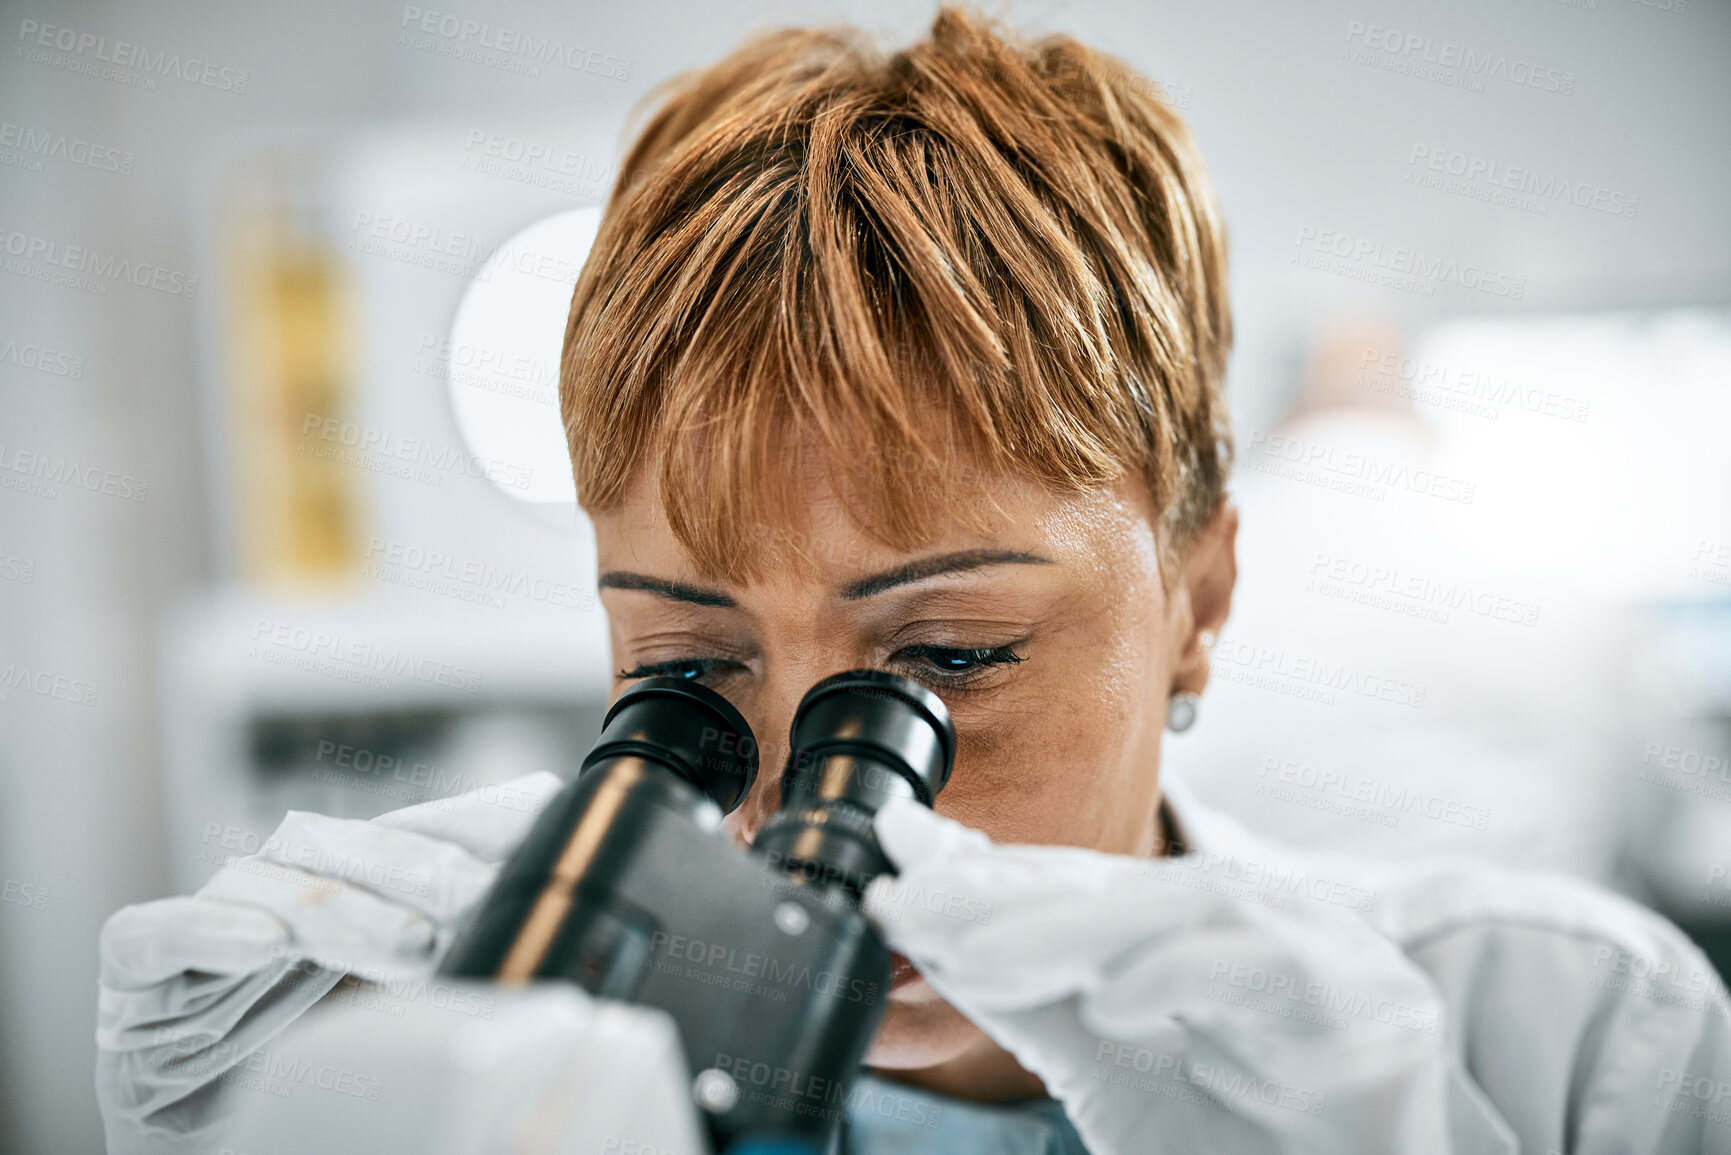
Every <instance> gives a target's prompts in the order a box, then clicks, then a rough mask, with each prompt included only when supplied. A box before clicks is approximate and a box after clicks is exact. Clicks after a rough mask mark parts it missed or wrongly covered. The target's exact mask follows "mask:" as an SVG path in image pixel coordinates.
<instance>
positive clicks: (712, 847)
mask: <svg viewBox="0 0 1731 1155" xmlns="http://www.w3.org/2000/svg"><path fill="white" fill-rule="evenodd" d="M847 678H851V679H852V682H851V683H843V684H839V688H837V687H836V686H835V685H832V684H837V683H841V680H842V679H847ZM886 680H887V681H889V682H893V683H896V685H893V686H889V685H886ZM653 681H654V682H661V683H666V682H670V681H672V680H671V679H654V680H653ZM826 686H828V687H830V689H829V691H827V693H820V690H824V688H825V687H826ZM699 691H700V693H699ZM910 694H911V695H917V696H916V697H913V699H912V700H913V701H915V702H916V703H917V704H918V708H910V707H909V705H908V700H909V698H910ZM632 695H635V698H633V697H632ZM813 695H816V696H817V697H818V698H819V699H827V700H820V701H817V702H815V704H814V705H813V706H812V708H810V709H808V708H807V706H806V704H805V703H802V707H801V710H800V712H799V714H798V715H796V721H795V726H794V730H795V743H794V749H793V753H792V754H791V755H790V758H789V765H788V767H787V769H786V771H785V772H784V776H783V780H782V793H783V805H782V809H781V810H780V811H779V812H778V813H777V814H776V815H775V817H774V818H772V819H771V820H770V822H769V823H768V824H767V825H766V826H765V828H764V830H763V831H761V832H760V833H759V835H758V838H757V841H756V844H755V845H754V846H753V847H752V848H751V849H750V850H749V851H748V850H746V849H744V848H741V847H739V846H736V845H734V844H733V842H732V840H731V839H730V838H729V837H728V835H727V833H726V832H725V831H724V830H723V828H722V818H723V811H724V809H730V808H731V807H732V806H735V805H737V804H738V802H739V801H740V800H742V799H743V798H744V796H745V793H746V792H747V791H748V790H749V788H750V784H751V781H752V779H753V778H754V777H755V743H754V742H753V740H752V738H751V737H750V732H749V730H747V729H745V728H744V727H745V723H744V720H743V719H742V718H740V717H739V716H738V714H737V712H735V711H733V710H732V708H731V706H729V705H727V704H726V702H725V699H721V698H720V697H719V695H715V694H713V692H711V691H707V690H704V688H703V687H701V686H690V685H674V686H666V685H662V686H653V685H647V684H646V685H644V686H640V687H636V688H634V690H633V691H631V692H629V693H628V695H627V696H626V697H622V698H621V699H620V700H619V702H617V703H615V706H614V708H613V709H612V710H610V711H609V714H608V723H607V725H606V726H605V727H604V728H603V733H602V737H601V740H600V741H599V742H598V743H597V744H596V746H595V748H594V749H593V750H591V752H590V754H589V757H588V759H587V760H586V761H585V763H584V768H583V770H582V771H581V772H580V773H579V775H578V776H577V778H576V779H575V780H574V781H573V782H572V783H571V784H570V785H569V786H568V787H567V788H566V789H565V790H564V791H563V792H561V793H560V794H559V796H558V797H557V798H555V799H554V800H553V802H552V803H551V804H550V805H549V806H548V808H547V810H546V811H544V812H543V814H542V815H541V817H540V819H539V820H538V821H537V822H536V825H535V826H534V828H533V829H532V830H531V832H530V834H529V836H528V838H527V839H526V840H525V842H524V843H523V845H522V846H521V847H520V848H519V849H518V851H517V853H516V854H515V855H514V856H513V857H512V858H511V860H510V861H509V862H508V863H507V864H506V865H505V866H504V867H503V868H502V870H501V872H500V875H499V878H498V880H497V881H496V882H495V884H494V887H493V890H492V891H491V892H490V894H489V895H488V897H487V898H486V900H485V901H484V902H483V903H482V905H481V908H480V910H479V912H478V914H477V915H476V917H475V918H474V920H473V921H472V922H471V923H470V924H469V926H468V927H467V928H466V929H465V931H464V933H463V935H462V937H461V938H460V939H459V941H458V942H457V944H456V945H455V946H454V947H453V949H452V951H451V954H450V956H449V957H448V958H447V960H446V962H445V965H444V968H443V970H444V973H446V974H447V975H450V976H453V977H461V978H469V979H484V978H490V979H494V980H496V981H499V982H501V983H507V984H516V983H524V982H528V981H530V980H542V979H564V980H568V981H571V982H574V983H577V984H578V985H580V986H582V987H583V988H584V989H586V990H587V991H589V992H590V993H592V994H594V995H597V996H600V997H603V998H612V999H620V1000H624V1001H629V1002H633V1003H640V1004H643V1005H646V1006H653V1007H657V1008H660V1009H662V1010H664V1011H666V1012H668V1014H669V1015H670V1016H671V1017H672V1018H673V1020H674V1022H675V1023H676V1025H677V1026H678V1028H679V1032H680V1036H681V1041H682V1044H683V1048H684V1052H685V1055H686V1058H687V1060H688V1062H689V1064H690V1069H691V1073H692V1075H693V1076H694V1077H693V1080H692V1093H693V1098H694V1100H695V1102H696V1104H697V1106H698V1108H699V1109H700V1112H701V1113H702V1115H703V1117H704V1118H705V1120H706V1122H707V1124H708V1127H709V1131H710V1135H711V1138H712V1140H713V1141H714V1143H715V1146H716V1148H717V1150H718V1151H725V1150H727V1149H728V1148H729V1147H730V1146H731V1145H733V1144H735V1143H738V1142H740V1141H742V1140H747V1141H759V1140H762V1141H770V1142H773V1143H776V1144H780V1145H781V1146H780V1148H778V1149H800V1148H804V1149H806V1150H810V1151H813V1152H815V1151H819V1150H821V1149H822V1147H823V1145H824V1144H825V1142H826V1141H827V1139H828V1137H829V1136H830V1134H831V1133H832V1132H833V1131H834V1130H835V1128H836V1125H837V1124H838V1122H839V1121H840V1120H841V1118H842V1116H843V1114H844V1109H845V1104H846V1096H847V1092H848V1089H849V1087H850V1085H851V1083H852V1080H853V1077H854V1075H855V1074H856V1073H857V1071H858V1069H859V1066H860V1062H861V1060H862V1059H863V1057H864V1055H865V1051H866V1049H867V1048H868V1047H869V1045H870V1043H871V1039H872V1036H873V1035H874V1034H875V1032H876V1029H877V1025H878V1023H879V1021H880V1020H881V1018H882V1016H883V1013H884V1009H885V1004H886V1001H887V999H888V996H889V978H890V952H889V949H888V947H887V946H886V945H885V944H884V941H883V939H882V936H881V935H880V934H879V933H878V931H877V929H876V928H875V927H874V926H873V925H872V924H871V923H870V922H869V921H868V920H867V919H866V918H865V916H864V915H863V914H862V913H861V911H860V908H859V903H860V894H861V892H862V891H863V888H864V886H865V884H866V883H868V882H869V881H870V879H871V878H872V877H875V876H876V874H879V873H883V872H885V871H886V870H888V869H889V863H888V860H887V859H886V858H884V857H883V856H882V853H881V851H879V850H878V849H877V847H876V841H875V836H874V835H873V834H872V830H871V816H872V814H873V813H875V809H876V806H877V805H880V804H881V803H882V802H883V801H886V800H887V799H888V798H891V797H897V796H903V797H920V798H923V800H924V801H926V802H927V803H928V804H929V803H930V800H931V797H932V795H933V794H935V792H936V790H937V789H941V787H942V785H943V781H944V779H946V778H947V777H948V772H949V762H950V759H951V752H952V751H953V749H954V736H953V731H951V730H949V721H948V717H947V715H946V714H944V713H943V707H942V705H941V703H938V702H937V699H936V698H935V696H933V695H930V694H929V693H928V692H925V691H921V690H919V689H918V688H917V687H914V686H913V685H912V684H911V683H906V682H904V681H903V680H902V679H895V678H891V676H890V675H882V674H866V673H859V672H856V673H855V674H852V675H838V676H837V678H832V679H827V680H826V681H825V682H823V683H819V686H818V687H815V688H814V690H813V692H812V694H811V695H808V696H807V701H808V702H812V700H813ZM934 711H935V712H934ZM801 719H805V720H806V726H805V730H804V736H803V739H802V737H801V735H802V731H801Z"/></svg>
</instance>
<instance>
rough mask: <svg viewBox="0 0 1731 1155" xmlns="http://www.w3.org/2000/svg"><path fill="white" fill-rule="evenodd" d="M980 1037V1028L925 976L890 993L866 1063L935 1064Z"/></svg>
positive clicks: (904, 1067)
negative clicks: (926, 979) (937, 990)
mask: <svg viewBox="0 0 1731 1155" xmlns="http://www.w3.org/2000/svg"><path fill="white" fill-rule="evenodd" d="M980 1039H981V1033H980V1029H979V1028H978V1027H976V1026H974V1024H973V1023H970V1022H969V1021H968V1020H967V1018H966V1017H965V1016H964V1015H963V1014H962V1013H961V1012H960V1011H958V1010H956V1008H954V1007H952V1006H950V1004H949V1003H946V1002H945V1001H944V1000H943V999H941V998H939V997H938V993H937V992H936V991H934V990H932V988H931V986H930V985H929V984H927V982H926V981H925V980H924V979H915V980H914V981H912V982H910V983H908V984H906V985H905V986H901V987H898V988H897V989H896V990H895V991H894V992H893V993H892V994H891V995H890V997H889V1005H888V1007H886V1008H885V1010H884V1018H883V1022H882V1023H880V1024H879V1025H878V1033H877V1036H876V1037H875V1038H874V1039H873V1040H872V1045H871V1049H870V1050H869V1051H867V1052H866V1065H867V1066H871V1067H877V1068H879V1069H881V1070H886V1071H917V1070H921V1069H923V1068H926V1067H935V1066H937V1065H938V1064H939V1063H942V1062H945V1061H946V1060H949V1059H953V1058H955V1057H956V1056H957V1055H960V1054H961V1053H962V1052H963V1051H965V1050H967V1049H968V1048H969V1047H970V1046H972V1045H974V1044H975V1043H977V1042H979V1041H980Z"/></svg>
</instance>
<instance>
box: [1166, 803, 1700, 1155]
mask: <svg viewBox="0 0 1731 1155" xmlns="http://www.w3.org/2000/svg"><path fill="white" fill-rule="evenodd" d="M1166 795H1167V799H1168V802H1169V804H1170V805H1171V807H1172V810H1173V813H1174V814H1175V816H1176V817H1177V819H1178V822H1179V824H1180V825H1181V826H1182V828H1183V833H1184V835H1185V837H1186V839H1187V840H1188V843H1189V846H1188V847H1187V849H1188V851H1189V852H1190V854H1189V856H1188V857H1192V858H1194V859H1195V860H1197V861H1199V862H1200V863H1202V864H1204V866H1205V869H1206V871H1207V872H1208V873H1212V874H1214V875H1217V876H1218V877H1219V878H1220V879H1221V880H1222V881H1223V882H1228V883H1233V884H1245V885H1249V886H1251V887H1253V888H1254V889H1256V890H1258V891H1261V892H1265V893H1268V894H1283V895H1286V896H1288V897H1289V898H1290V899H1291V901H1288V902H1287V903H1286V904H1285V907H1286V909H1287V910H1290V911H1291V912H1293V913H1294V914H1296V915H1299V916H1300V917H1302V912H1303V911H1305V910H1307V909H1309V910H1317V911H1320V910H1321V909H1323V908H1327V907H1331V906H1333V907H1344V908H1346V909H1348V910H1350V911H1351V912H1352V913H1353V914H1354V915H1356V916H1357V917H1358V918H1359V919H1361V920H1363V921H1364V922H1365V923H1368V924H1369V925H1370V926H1371V927H1372V928H1373V929H1375V930H1376V931H1377V932H1378V933H1380V934H1381V935H1382V936H1384V937H1385V938H1387V939H1388V940H1390V941H1391V942H1393V943H1394V944H1395V945H1396V946H1397V947H1398V948H1399V949H1400V951H1401V953H1402V954H1403V955H1404V956H1405V957H1406V958H1407V959H1408V960H1410V961H1411V962H1412V963H1414V964H1416V965H1417V967H1418V968H1420V969H1421V970H1422V971H1423V972H1424V974H1425V975H1426V976H1428V979H1429V981H1430V983H1431V984H1433V985H1434V987H1435V991H1436V993H1437V995H1439V996H1440V1000H1441V1010H1442V1013H1441V1015H1440V1016H1437V1017H1440V1021H1432V1018H1431V1017H1430V1016H1427V1013H1426V1011H1425V1009H1424V1007H1423V1005H1422V1004H1421V1005H1419V1006H1413V1005H1410V1004H1412V1003H1413V1002H1415V1001H1416V1000H1411V999H1407V1000H1404V1001H1405V1002H1406V1003H1407V1004H1408V1005H1405V1006H1403V1005H1402V1000H1400V999H1399V997H1398V995H1396V996H1395V997H1394V998H1391V999H1390V1000H1388V1001H1386V1002H1385V1001H1384V1000H1383V999H1382V998H1381V997H1380V995H1379V994H1378V992H1377V991H1375V990H1366V989H1364V984H1363V982H1362V981H1360V982H1358V989H1356V990H1352V991H1341V990H1336V989H1331V988H1330V985H1329V983H1328V982H1327V977H1326V975H1323V976H1310V981H1307V982H1305V983H1304V984H1303V989H1294V988H1295V987H1296V986H1297V985H1298V984H1296V983H1294V982H1293V981H1291V980H1284V981H1283V979H1282V978H1281V976H1278V975H1270V974H1267V973H1257V972H1256V971H1255V969H1254V968H1245V969H1242V970H1240V969H1237V968H1235V967H1232V966H1230V965H1227V966H1226V968H1225V969H1224V970H1221V969H1220V966H1221V964H1218V963H1217V964H1215V965H1214V966H1213V967H1211V968H1210V970H1211V976H1210V977H1211V980H1212V983H1213V988H1214V989H1213V990H1211V992H1210V994H1211V996H1212V997H1213V998H1215V999H1218V1000H1221V1001H1227V1002H1233V1003H1236V1004H1237V1005H1239V1006H1253V1007H1257V1008H1259V1009H1262V1010H1265V1011H1266V1012H1267V1013H1268V1014H1269V1015H1270V1016H1285V1017H1291V1016H1295V1015H1296V1016H1308V1017H1309V1018H1310V1020H1311V1021H1324V1022H1327V1021H1332V1022H1333V1023H1334V1024H1336V1025H1337V1028H1338V1029H1336V1030H1333V1031H1323V1032H1318V1033H1316V1034H1312V1035H1310V1036H1308V1037H1309V1039H1310V1041H1311V1043H1312V1048H1311V1050H1310V1053H1309V1055H1308V1059H1309V1062H1308V1076H1307V1078H1308V1082H1309V1083H1310V1085H1311V1086H1312V1087H1313V1088H1315V1089H1316V1090H1317V1091H1319V1092H1320V1093H1322V1094H1324V1095H1326V1094H1328V1093H1329V1091H1330V1089H1331V1088H1330V1078H1331V1075H1332V1073H1334V1072H1336V1071H1341V1070H1346V1069H1349V1068H1350V1067H1351V1066H1352V1065H1353V1064H1352V1062H1351V1058H1352V1056H1351V1055H1350V1054H1349V1053H1348V1052H1347V1049H1348V1048H1351V1047H1352V1046H1354V1038H1355V1032H1354V1031H1353V1030H1351V1029H1349V1026H1348V1024H1349V1023H1350V1020H1352V1019H1354V1018H1363V1017H1366V1016H1369V1017H1371V1018H1375V1019H1376V1020H1378V1021H1380V1022H1384V1023H1389V1022H1392V1023H1394V1024H1395V1025H1397V1026H1404V1027H1406V1028H1408V1029H1411V1030H1413V1031H1416V1032H1419V1033H1421V1034H1423V1033H1435V1034H1436V1035H1438V1036H1440V1038H1441V1040H1442V1041H1443V1043H1444V1044H1445V1046H1446V1050H1447V1053H1448V1054H1449V1056H1450V1057H1451V1059H1452V1060H1453V1062H1452V1063H1451V1065H1454V1066H1456V1069H1455V1070H1454V1071H1453V1072H1452V1074H1451V1079H1452V1081H1453V1083H1454V1086H1452V1087H1451V1088H1450V1091H1449V1097H1450V1100H1451V1101H1450V1104H1449V1106H1448V1118H1449V1124H1450V1131H1451V1133H1452V1135H1453V1139H1454V1142H1453V1144H1452V1149H1453V1150H1458V1151H1486V1152H1503V1151H1507V1152H1515V1151H1519V1152H1522V1153H1525V1155H1546V1153H1550V1152H1567V1153H1570V1155H1610V1153H1612V1152H1665V1153H1681V1152H1697V1151H1710V1152H1731V1001H1728V1000H1727V997H1726V988H1725V984H1724V982H1723V980H1722V979H1721V978H1720V977H1719V975H1718V974H1717V973H1716V972H1715V971H1714V969H1713V967H1712V966H1711V964H1710V963H1708V961H1707V960H1706V958H1705V957H1704V956H1703V955H1702V954H1701V952H1700V951H1699V950H1698V949H1696V948H1695V946H1694V945H1693V944H1692V943H1690V942H1689V941H1688V939H1687V938H1685V937H1684V935H1683V934H1682V933H1681V932H1680V931H1678V930H1677V928H1676V927H1674V926H1672V925H1671V924H1670V923H1669V922H1667V921H1666V920H1664V919H1663V918H1661V917H1659V916H1658V915H1656V914H1654V913H1653V912H1651V911H1649V910H1647V909H1645V908H1643V907H1640V906H1638V905H1636V904H1635V903H1633V902H1630V901H1628V900H1626V899H1624V898H1622V897H1620V896H1617V895H1614V894H1611V893H1609V892H1607V891H1604V890H1602V889H1599V888H1597V887H1594V886H1591V885H1588V884H1586V883H1582V882H1580V881H1577V880H1575V879H1572V878H1569V877H1567V876H1564V875H1560V874H1553V873H1548V872H1538V871H1526V870H1515V869H1510V868H1506V867H1501V866H1496V865H1492V864H1489V863H1486V862H1482V861H1477V860H1471V859H1466V858H1460V857H1453V858H1441V859H1427V860H1417V861H1412V862H1404V863H1403V862H1371V861H1368V860H1364V859H1356V860H1355V859H1350V858H1344V857H1342V858H1331V857H1329V856H1326V855H1317V854H1313V853H1308V852H1307V853H1304V854H1302V855H1299V854H1296V853H1294V852H1290V851H1287V850H1285V849H1284V848H1278V847H1275V846H1273V845H1271V844H1269V843H1267V842H1265V841H1264V840H1262V839H1259V838H1257V837H1256V836H1254V835H1253V834H1251V833H1250V832H1249V831H1247V830H1246V829H1245V828H1244V827H1243V826H1242V825H1241V824H1240V823H1238V822H1237V821H1236V820H1234V819H1232V818H1230V817H1228V816H1226V815H1223V814H1220V813H1219V812H1217V811H1213V810H1210V809H1208V808H1206V807H1204V806H1203V805H1201V804H1200V803H1198V802H1197V801H1196V799H1195V797H1194V796H1193V795H1192V794H1191V793H1190V791H1189V790H1188V789H1186V788H1185V786H1184V784H1183V783H1182V782H1176V781H1169V782H1168V783H1166ZM1332 921H1333V920H1324V919H1320V918H1319V919H1318V920H1317V926H1316V933H1317V934H1319V935H1327V934H1329V933H1331V923H1332ZM1341 949H1342V950H1350V949H1353V948H1352V947H1350V946H1348V945H1346V944H1345V943H1344V942H1343V945H1342V948H1341ZM1215 971H1218V972H1219V973H1213V972H1215ZM1359 973H1360V974H1362V973H1363V972H1362V971H1360V972H1359ZM1392 977H1393V976H1391V979H1392ZM1319 978H1320V981H1317V980H1318V979H1319ZM1400 989H1402V988H1401V985H1400V984H1399V983H1396V982H1392V981H1391V983H1390V990H1391V991H1395V992H1398V991H1399V990H1400ZM1431 1005H1432V1007H1433V1008H1434V1006H1435V1004H1431ZM1432 1015H1434V1010H1433V1012H1432ZM1241 1021H1242V1020H1241ZM1331 1041H1338V1044H1339V1049H1340V1052H1341V1053H1338V1054H1336V1053H1332V1052H1331V1047H1330V1043H1331ZM1227 1049H1236V1048H1232V1047H1231V1046H1230V1044H1229V1045H1228V1048H1227ZM1257 1050H1258V1046H1257V1041H1256V1039H1255V1038H1253V1037H1252V1038H1245V1039H1244V1040H1242V1053H1244V1054H1247V1055H1254V1054H1255V1053H1256V1052H1257Z"/></svg>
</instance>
